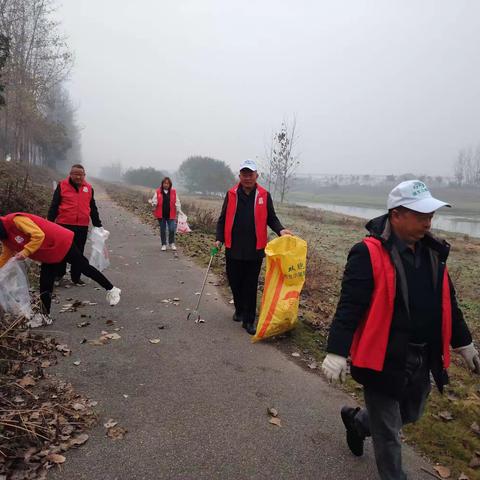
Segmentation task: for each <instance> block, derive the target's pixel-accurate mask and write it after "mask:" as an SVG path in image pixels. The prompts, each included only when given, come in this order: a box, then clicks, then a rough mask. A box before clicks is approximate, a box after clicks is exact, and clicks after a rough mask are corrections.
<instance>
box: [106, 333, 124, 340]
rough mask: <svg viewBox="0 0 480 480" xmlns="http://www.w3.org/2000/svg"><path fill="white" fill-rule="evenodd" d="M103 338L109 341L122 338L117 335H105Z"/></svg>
mask: <svg viewBox="0 0 480 480" xmlns="http://www.w3.org/2000/svg"><path fill="white" fill-rule="evenodd" d="M105 337H107V338H108V339H110V340H119V339H120V338H122V337H121V336H120V335H119V334H118V333H108V334H107V335H105Z"/></svg>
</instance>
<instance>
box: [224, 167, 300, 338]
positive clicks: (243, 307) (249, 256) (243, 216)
mask: <svg viewBox="0 0 480 480" xmlns="http://www.w3.org/2000/svg"><path fill="white" fill-rule="evenodd" d="M257 179H258V173H257V165H256V163H255V162H254V161H253V160H245V161H244V162H243V163H242V165H241V166H240V175H239V180H240V181H239V183H238V184H237V185H235V186H234V187H233V188H231V189H230V190H229V191H228V192H227V195H226V197H225V201H224V202H223V207H222V212H221V214H220V217H219V219H218V222H217V238H216V240H217V241H216V246H217V248H219V247H220V246H221V245H222V244H223V243H225V249H226V252H225V258H226V270H227V277H228V283H229V284H230V288H231V289H232V294H233V301H234V303H235V313H234V315H233V320H234V321H236V322H242V326H243V328H245V330H246V331H247V332H248V333H249V334H250V335H254V334H255V314H256V307H257V286H258V276H259V274H260V269H261V267H262V262H263V257H264V256H265V246H266V245H267V240H268V238H267V226H269V227H270V228H271V229H272V230H273V231H274V232H275V233H276V234H277V235H291V232H290V230H286V229H285V228H283V226H282V224H281V223H280V220H279V219H278V217H277V215H276V213H275V209H274V208H273V202H272V197H271V196H270V193H268V192H267V191H266V190H265V189H264V188H263V187H261V186H260V185H259V184H258V183H257Z"/></svg>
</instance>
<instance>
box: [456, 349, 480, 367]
mask: <svg viewBox="0 0 480 480" xmlns="http://www.w3.org/2000/svg"><path fill="white" fill-rule="evenodd" d="M453 351H454V352H456V353H458V354H460V355H461V356H462V357H463V359H464V360H465V363H466V364H467V366H468V368H469V369H470V370H472V372H474V373H478V374H480V355H479V354H478V350H477V349H476V348H475V345H474V344H473V343H470V344H469V345H465V346H464V347H458V348H454V349H453Z"/></svg>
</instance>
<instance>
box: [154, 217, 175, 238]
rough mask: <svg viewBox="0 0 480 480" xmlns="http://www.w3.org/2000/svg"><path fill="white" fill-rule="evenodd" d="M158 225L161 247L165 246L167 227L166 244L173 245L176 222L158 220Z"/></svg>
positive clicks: (164, 219)
mask: <svg viewBox="0 0 480 480" xmlns="http://www.w3.org/2000/svg"><path fill="white" fill-rule="evenodd" d="M158 224H159V225H160V240H161V241H162V245H166V244H167V227H168V243H169V245H171V244H172V243H175V230H176V229H177V222H176V221H175V220H174V219H172V220H170V219H167V218H159V219H158Z"/></svg>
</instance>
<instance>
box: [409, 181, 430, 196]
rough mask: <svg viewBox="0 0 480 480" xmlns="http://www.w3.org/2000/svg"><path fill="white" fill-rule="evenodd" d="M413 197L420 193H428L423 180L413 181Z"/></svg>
mask: <svg viewBox="0 0 480 480" xmlns="http://www.w3.org/2000/svg"><path fill="white" fill-rule="evenodd" d="M412 189H413V192H412V195H413V196H414V197H418V196H419V195H421V194H422V193H430V192H429V190H428V188H427V186H426V185H425V184H424V183H423V182H415V183H414V184H413V186H412Z"/></svg>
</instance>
